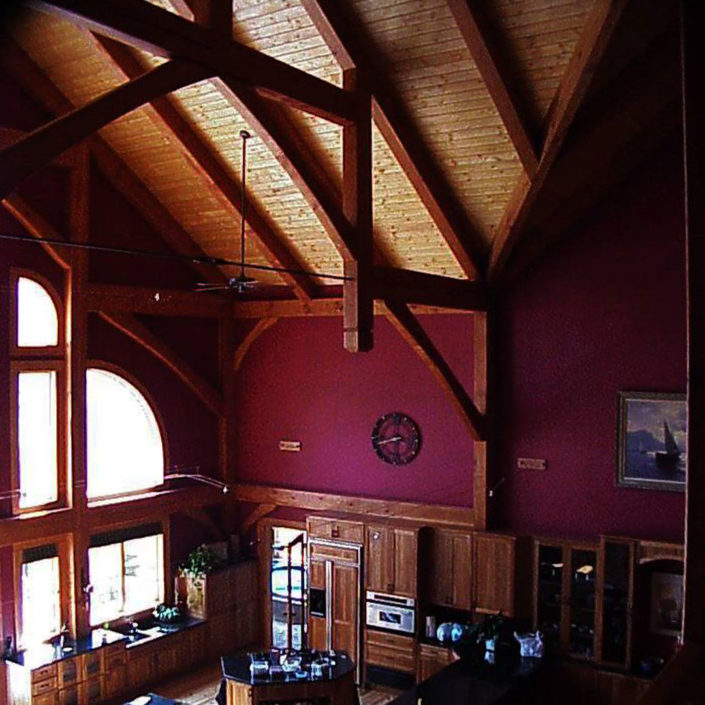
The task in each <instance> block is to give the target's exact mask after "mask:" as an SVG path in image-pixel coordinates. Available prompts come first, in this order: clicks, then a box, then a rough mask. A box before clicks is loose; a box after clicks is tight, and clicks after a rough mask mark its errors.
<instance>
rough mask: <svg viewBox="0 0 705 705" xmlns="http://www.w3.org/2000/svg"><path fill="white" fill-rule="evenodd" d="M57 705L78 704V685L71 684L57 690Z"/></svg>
mask: <svg viewBox="0 0 705 705" xmlns="http://www.w3.org/2000/svg"><path fill="white" fill-rule="evenodd" d="M59 705H80V700H79V695H78V685H72V686H69V687H67V688H63V689H62V690H60V691H59Z"/></svg>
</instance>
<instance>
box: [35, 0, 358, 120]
mask: <svg viewBox="0 0 705 705" xmlns="http://www.w3.org/2000/svg"><path fill="white" fill-rule="evenodd" d="M29 5H30V7H34V8H35V9H38V10H41V11H43V12H49V13H51V14H58V15H59V16H61V17H65V18H67V19H69V20H71V21H73V22H74V23H76V24H80V25H84V26H87V27H88V28H89V29H91V30H94V31H96V32H98V33H99V34H103V35H107V36H109V37H112V38H113V39H117V40H118V41H121V42H124V43H127V44H131V45H133V46H136V47H138V48H141V49H145V50H146V51H148V52H149V53H151V54H156V55H158V56H166V57H168V58H183V59H188V60H190V61H193V62H195V63H197V64H201V65H202V66H204V67H207V69H208V71H209V73H211V74H212V75H218V76H222V77H223V78H228V79H231V80H235V81H242V82H244V83H246V84H248V85H251V86H252V87H253V88H255V89H256V90H257V91H258V92H261V93H262V94H263V95H266V96H267V97H270V98H274V99H275V100H281V101H283V102H286V103H288V104H289V105H292V106H293V107H296V108H298V109H300V110H304V111H306V112H309V113H312V114H314V115H318V116H319V117H322V118H325V119H326V120H330V121H332V122H336V123H339V124H342V125H344V124H346V123H350V122H352V121H354V115H355V106H354V101H353V98H352V96H350V95H349V94H348V93H347V92H346V91H344V90H342V89H341V88H338V87H337V86H335V85H333V84H332V83H329V82H328V81H324V80H322V79H320V78H317V77H315V76H312V75H310V74H308V73H306V72H305V71H301V70H299V69H297V68H295V67H293V66H290V65H289V64H286V63H284V62H283V61H279V60H277V59H274V58H272V57H271V56H268V55H267V54H264V53H262V52H258V51H256V50H255V49H251V48H250V47H247V46H245V45H244V44H240V43H239V42H236V41H235V40H233V39H232V38H231V37H230V36H228V35H225V34H224V33H223V32H222V31H220V30H216V29H211V28H209V27H206V26H203V25H202V24H200V23H194V22H190V21H189V20H187V19H184V18H183V17H180V16H179V15H177V14H175V13H173V12H169V11H168V10H164V9H162V8H160V7H157V6H156V5H153V4H152V3H149V2H146V1H145V0H101V2H94V0H30V1H29Z"/></svg>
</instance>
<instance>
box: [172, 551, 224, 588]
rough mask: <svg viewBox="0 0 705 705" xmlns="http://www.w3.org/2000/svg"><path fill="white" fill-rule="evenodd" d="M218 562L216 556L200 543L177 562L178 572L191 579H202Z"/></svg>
mask: <svg viewBox="0 0 705 705" xmlns="http://www.w3.org/2000/svg"><path fill="white" fill-rule="evenodd" d="M219 563H220V561H219V559H218V556H216V555H215V553H214V552H213V551H212V550H211V549H210V548H208V546H206V545H205V544H201V545H200V546H198V548H194V549H193V551H191V553H189V554H188V556H186V560H185V561H184V562H183V563H180V564H179V573H180V574H181V575H183V576H186V577H188V578H191V579H192V580H202V579H203V578H204V577H205V576H206V575H208V573H212V572H213V571H214V570H215V569H216V568H217V567H218V564H219Z"/></svg>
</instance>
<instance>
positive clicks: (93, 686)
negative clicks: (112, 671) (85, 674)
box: [78, 676, 103, 705]
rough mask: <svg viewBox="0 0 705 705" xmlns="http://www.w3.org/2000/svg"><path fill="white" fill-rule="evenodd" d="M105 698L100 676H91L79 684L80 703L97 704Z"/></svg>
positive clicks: (85, 704) (80, 704)
mask: <svg viewBox="0 0 705 705" xmlns="http://www.w3.org/2000/svg"><path fill="white" fill-rule="evenodd" d="M102 698H103V682H102V679H101V677H100V676H96V677H95V678H89V679H88V680H87V681H83V682H82V683H79V684H78V703H79V705H95V703H97V702H100V700H102Z"/></svg>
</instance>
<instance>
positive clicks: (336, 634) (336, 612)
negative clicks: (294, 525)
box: [308, 539, 362, 681]
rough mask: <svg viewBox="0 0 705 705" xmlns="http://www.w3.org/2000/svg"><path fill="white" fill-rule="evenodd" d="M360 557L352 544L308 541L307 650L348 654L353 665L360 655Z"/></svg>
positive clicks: (357, 678)
mask: <svg viewBox="0 0 705 705" xmlns="http://www.w3.org/2000/svg"><path fill="white" fill-rule="evenodd" d="M360 553H361V546H358V545H355V544H335V543H334V542H331V541H320V540H316V539H311V540H310V541H309V551H308V554H309V555H308V560H309V589H310V600H309V615H308V625H309V627H308V628H309V631H308V640H309V646H310V647H311V648H313V649H320V650H327V649H335V650H342V651H347V652H348V655H349V656H350V658H351V659H352V660H353V661H354V662H355V663H359V654H360V609H361V598H362V590H361V577H360ZM359 677H360V671H359V667H358V671H357V677H356V680H358V681H359Z"/></svg>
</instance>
